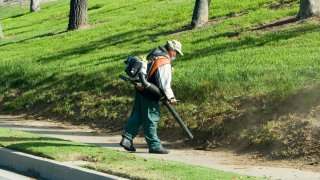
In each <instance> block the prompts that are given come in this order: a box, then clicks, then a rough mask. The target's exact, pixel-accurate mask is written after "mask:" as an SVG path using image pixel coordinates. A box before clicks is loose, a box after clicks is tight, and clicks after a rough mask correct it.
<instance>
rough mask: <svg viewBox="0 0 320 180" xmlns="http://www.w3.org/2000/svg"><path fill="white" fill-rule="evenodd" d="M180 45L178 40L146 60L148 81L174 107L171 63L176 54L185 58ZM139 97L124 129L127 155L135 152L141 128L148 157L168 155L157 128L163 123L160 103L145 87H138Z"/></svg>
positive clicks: (137, 94) (159, 49) (156, 50)
mask: <svg viewBox="0 0 320 180" xmlns="http://www.w3.org/2000/svg"><path fill="white" fill-rule="evenodd" d="M181 48H182V46H181V43H180V42H179V41H177V40H172V41H168V42H167V43H166V45H165V46H159V47H157V48H156V49H154V50H153V51H152V52H151V53H150V54H148V56H147V60H148V68H147V78H148V81H149V82H150V83H153V84H154V85H156V86H157V87H158V88H159V89H160V91H161V92H162V93H163V94H164V95H165V97H166V98H167V99H168V101H169V102H170V103H171V104H176V103H177V100H176V98H175V96H174V93H173V91H172V89H171V79H172V70H173V69H172V66H171V61H172V60H174V59H176V56H177V54H180V55H183V54H182V51H181ZM136 90H137V93H136V96H135V100H134V105H133V108H132V112H131V115H130V117H129V119H128V122H127V124H126V126H125V131H124V133H123V135H122V137H123V138H122V140H121V142H120V145H121V146H122V147H123V148H124V149H126V150H127V151H131V152H135V151H136V149H135V147H134V146H133V142H132V141H133V139H134V138H135V137H136V135H137V134H138V131H139V129H140V127H141V126H142V129H143V133H144V136H145V139H146V141H147V143H148V145H149V153H157V154H168V153H169V151H168V150H166V149H165V148H164V147H163V146H162V145H161V141H160V139H159V138H158V135H157V125H158V122H159V119H160V105H159V99H158V98H157V97H155V96H154V95H153V94H152V93H150V92H149V91H146V90H144V89H143V87H142V85H141V84H140V83H138V84H137V85H136Z"/></svg>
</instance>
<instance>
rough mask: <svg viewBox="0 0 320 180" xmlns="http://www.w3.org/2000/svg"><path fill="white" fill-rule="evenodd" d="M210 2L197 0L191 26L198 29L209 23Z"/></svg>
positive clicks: (208, 0)
mask: <svg viewBox="0 0 320 180" xmlns="http://www.w3.org/2000/svg"><path fill="white" fill-rule="evenodd" d="M209 8H210V0H196V3H195V6H194V9H193V16H192V21H191V26H192V27H193V28H198V27H201V26H203V25H204V24H205V23H207V22H208V21H209Z"/></svg>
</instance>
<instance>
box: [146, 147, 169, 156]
mask: <svg viewBox="0 0 320 180" xmlns="http://www.w3.org/2000/svg"><path fill="white" fill-rule="evenodd" d="M169 152H170V151H169V150H166V149H165V148H163V147H161V148H160V149H155V150H152V149H149V153H153V154H169Z"/></svg>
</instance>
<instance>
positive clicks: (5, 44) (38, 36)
mask: <svg viewBox="0 0 320 180" xmlns="http://www.w3.org/2000/svg"><path fill="white" fill-rule="evenodd" d="M66 32H67V31H60V32H56V33H53V32H50V33H45V34H41V35H37V36H33V37H30V38H26V39H23V40H20V41H14V42H8V43H4V44H0V47H3V46H7V45H10V44H17V43H24V42H26V41H29V40H32V39H37V38H44V37H52V36H56V35H59V34H63V33H66Z"/></svg>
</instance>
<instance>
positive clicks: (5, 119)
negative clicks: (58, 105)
mask: <svg viewBox="0 0 320 180" xmlns="http://www.w3.org/2000/svg"><path fill="white" fill-rule="evenodd" d="M0 127H4V128H10V129H15V130H22V131H26V132H31V133H36V134H42V135H45V136H49V137H55V138H60V139H65V140H71V141H76V142H81V143H86V144H92V145H97V146H103V147H108V148H113V149H117V150H120V151H124V150H123V149H122V148H121V147H120V146H119V142H120V139H121V136H120V133H117V134H106V133H98V132H95V131H94V130H92V129H88V128H83V127H80V128H79V127H72V126H68V128H66V126H63V124H60V123H57V122H50V121H38V120H29V119H28V120H26V119H23V118H21V117H14V116H0ZM165 144H168V145H170V142H165ZM135 145H136V147H137V153H134V154H135V155H138V156H142V157H145V158H149V157H152V158H159V159H165V160H174V161H180V162H184V163H188V164H194V165H200V166H205V167H209V168H214V169H219V170H223V171H229V172H235V173H238V174H246V175H251V176H258V177H267V178H270V179H284V180H285V179H288V180H300V179H303V180H304V179H308V180H320V172H312V171H305V170H300V169H294V168H291V167H290V166H285V165H286V163H280V164H276V162H272V164H271V163H270V164H267V165H266V164H263V162H261V163H260V162H258V163H257V162H255V163H254V162H252V161H253V160H252V159H251V160H250V159H249V158H248V157H247V158H246V157H243V156H238V155H234V153H233V152H226V151H201V150H193V149H188V148H181V149H175V148H174V146H172V147H171V148H170V154H168V155H158V154H149V153H148V149H147V145H146V144H145V142H144V139H143V138H141V137H138V138H136V139H135ZM255 161H257V160H255ZM297 166H298V165H297Z"/></svg>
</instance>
